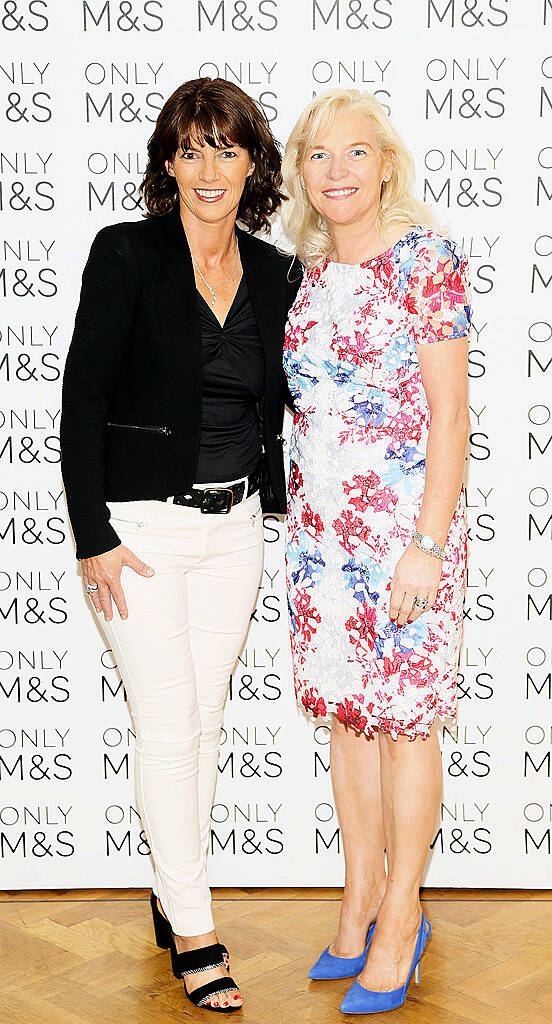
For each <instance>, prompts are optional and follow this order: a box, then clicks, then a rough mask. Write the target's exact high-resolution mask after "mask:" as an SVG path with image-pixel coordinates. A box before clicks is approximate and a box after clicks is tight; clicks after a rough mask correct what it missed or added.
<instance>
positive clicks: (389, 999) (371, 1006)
mask: <svg viewBox="0 0 552 1024" xmlns="http://www.w3.org/2000/svg"><path fill="white" fill-rule="evenodd" d="M430 934H431V925H430V923H429V921H426V917H425V914H423V913H422V920H421V923H420V928H419V931H418V937H417V939H416V946H415V949H414V956H413V958H412V963H411V965H410V970H409V972H408V977H407V979H406V981H405V983H404V985H401V986H400V988H395V989H393V990H392V991H391V992H372V991H371V989H368V988H363V986H362V985H360V984H359V982H358V981H355V982H354V983H353V984H352V985H351V987H350V989H349V991H348V992H347V995H346V996H345V999H344V1000H343V1002H342V1004H341V1006H340V1007H339V1009H340V1010H341V1012H342V1013H383V1012H384V1011H385V1010H396V1009H397V1008H398V1007H399V1006H402V1004H403V1003H404V1001H405V999H406V993H407V990H408V986H409V984H410V979H411V978H412V975H413V974H414V971H416V975H417V976H416V981H417V982H418V983H419V981H420V958H421V956H422V953H423V951H424V949H425V946H426V942H427V940H428V938H429V936H430Z"/></svg>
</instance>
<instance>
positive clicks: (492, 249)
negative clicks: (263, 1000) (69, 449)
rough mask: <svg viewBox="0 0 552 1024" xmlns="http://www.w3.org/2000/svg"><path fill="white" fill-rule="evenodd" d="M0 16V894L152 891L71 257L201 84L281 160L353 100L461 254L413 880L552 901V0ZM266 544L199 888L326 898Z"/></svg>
mask: <svg viewBox="0 0 552 1024" xmlns="http://www.w3.org/2000/svg"><path fill="white" fill-rule="evenodd" d="M1 8H2V9H1V10H0V45H1V56H0V125H1V140H2V141H1V143H0V212H1V215H2V222H1V228H0V300H1V310H0V388H1V401H0V540H1V564H0V615H1V618H0V783H1V786H0V794H1V795H0V872H1V882H0V885H1V887H2V888H18V887H27V886H32V887H43V888H47V887H61V886H64V887H65V886H104V885H105V886H131V885H132V886H134V885H148V884H149V883H150V881H151V877H152V872H151V862H150V858H149V856H148V854H149V849H148V845H147V841H146V839H145V837H144V834H143V832H142V826H141V822H140V820H139V816H138V814H137V811H136V810H135V802H134V784H133V775H132V772H133V764H132V762H133V742H134V737H133V733H132V723H131V720H130V716H129V713H128V709H127V706H126V704H125V701H124V690H123V685H122V684H121V679H120V675H119V672H118V670H117V668H116V666H115V665H114V664H113V660H112V656H111V652H110V651H109V650H106V647H105V643H104V642H103V639H102V637H101V635H100V634H99V632H98V631H97V628H96V625H95V622H94V620H93V616H92V614H91V613H90V611H89V609H88V608H87V605H86V602H85V599H84V596H83V592H82V586H81V581H80V577H79V576H78V575H77V562H76V560H75V557H74V547H73V541H72V538H71V535H70V531H69V528H68V523H67V517H66V509H65V503H64V498H63V495H62V484H61V476H60V469H59V442H58V429H59V416H60V391H61V372H62V367H63V362H64V358H65V354H66V351H67V347H68V344H69V341H70V337H71V331H72V325H73V318H74V313H75V308H76V301H77V296H78V289H79V285H80V274H81V271H82V267H83V265H84V262H85V260H86V256H87V253H88V249H89V246H90V242H91V240H92V237H93V235H94V234H95V232H96V231H97V230H98V228H99V227H101V226H102V225H104V224H107V223H111V222H115V221H118V220H125V219H135V218H137V217H139V216H140V208H139V206H138V193H137V186H138V184H139V181H140V179H141V176H142V173H143V171H144V167H145V152H146V141H147V139H148V137H149V135H150V134H151V132H152V130H153V124H154V121H155V118H156V116H157V112H158V111H159V109H160V107H161V105H162V103H163V101H164V99H166V98H167V97H168V96H169V95H170V93H171V92H172V91H173V89H174V88H175V87H176V86H177V85H178V84H179V83H180V82H182V81H184V80H185V79H187V78H195V77H197V76H198V75H212V76H214V75H216V74H220V75H221V76H223V77H226V78H228V79H229V80H231V81H234V82H238V83H239V84H241V85H242V87H243V88H244V89H246V90H247V91H248V92H250V93H251V94H252V95H253V96H255V97H256V98H257V99H258V100H259V101H260V102H261V103H262V104H263V106H264V108H265V110H266V112H267V114H268V117H269V118H270V120H271V123H272V127H273V130H274V132H275V134H276V136H277V137H278V138H279V139H280V141H282V142H285V139H286V137H287V134H288V132H289V129H290V127H291V125H292V123H293V122H294V120H295V119H296V117H297V115H298V114H299V111H300V110H301V109H302V107H303V106H304V105H305V104H306V103H307V102H308V100H309V99H310V98H311V97H312V95H313V94H314V93H315V92H317V91H322V90H324V89H326V88H330V87H335V86H338V85H342V86H346V87H350V86H353V85H355V86H358V87H360V88H365V89H368V90H369V91H371V92H374V93H375V94H376V95H377V96H378V97H379V98H380V100H381V101H382V102H383V103H384V105H386V107H387V108H388V110H389V111H390V113H391V116H392V118H393V120H394V123H395V124H396V126H397V127H398V129H399V131H400V132H401V133H402V134H403V136H404V138H405V139H406V141H407V143H408V145H409V146H410V147H411V149H412V151H413V152H414V155H415V159H416V167H417V182H418V189H419V194H420V195H421V196H424V195H425V197H426V198H427V199H428V200H429V201H430V202H433V203H434V204H435V206H436V209H437V211H438V213H439V216H440V217H441V219H442V220H443V221H444V222H445V223H448V225H449V230H450V232H451V233H452V234H453V235H454V236H455V237H456V238H457V239H459V240H461V241H462V242H463V245H464V248H465V250H466V252H467V253H468V255H469V256H470V264H471V271H472V279H473V282H474V329H473V332H472V338H471V349H470V353H471V354H470V378H471V379H470V409H471V420H472V434H471V439H470V448H469V458H468V460H467V465H466V481H467V494H468V503H469V521H470V548H469V576H468V587H467V593H466V605H465V617H466V622H465V636H464V645H463V650H462V655H461V664H460V673H459V684H460V685H459V696H460V701H459V715H458V724H457V726H455V727H454V728H452V729H450V730H446V729H445V730H444V732H443V735H442V748H443V764H444V776H445V789H444V799H443V804H442V813H441V821H440V824H439V829H438V831H436V835H435V840H434V844H433V852H432V855H431V857H430V859H429V862H428V870H427V872H426V883H427V884H430V885H443V886H478V885H481V886H531V887H533V886H541V887H542V886H545V885H546V884H551V879H550V870H549V863H550V858H549V854H550V844H551V839H550V836H551V804H550V769H551V741H552V731H551V725H550V718H549V709H550V699H551V669H552V664H551V663H552V629H551V628H550V623H551V620H552V590H551V580H552V564H551V559H550V541H551V539H552V492H551V488H552V482H551V481H552V477H551V474H550V463H551V453H552V420H551V414H550V379H551V376H552V369H551V368H552V314H551V308H550V299H549V295H548V293H549V292H552V284H551V282H552V222H551V219H550V205H551V200H552V0H539V2H538V3H536V2H535V3H527V2H526V0H462V2H460V0H410V2H407V0H299V2H297V0H186V2H181V0H139V2H136V0H126V2H125V0H123V2H115V0H88V2H82V0H78V2H77V0H7V2H5V3H3V4H2V5H1ZM265 531H266V558H265V571H264V575H263V579H262V587H261V589H260V591H259V599H258V604H257V609H256V612H255V616H254V619H253V621H252V623H251V628H250V632H249V636H248V640H247V644H246V647H245V649H244V651H243V654H242V657H241V659H240V662H239V664H238V668H237V670H236V673H235V675H234V678H233V680H232V692H231V699H230V700H229V702H228V705H227V712H226V720H225V724H226V728H225V733H224V742H223V746H222V750H221V758H220V764H219V768H220V774H219V782H218V789H217V796H216V803H215V806H214V809H213V832H212V846H213V852H212V856H211V862H210V876H211V881H212V883H213V884H219V885H245V884H247V885H265V884H269V885H335V884H339V883H340V882H341V881H342V877H343V867H342V850H341V842H340V835H339V831H338V827H337V822H336V817H335V810H334V806H333V803H332V796H331V786H330V778H329V772H328V766H329V759H328V742H329V732H328V729H327V728H326V727H325V726H324V725H322V726H319V727H318V728H313V725H312V724H311V723H309V722H307V721H306V720H304V718H303V716H302V715H301V713H300V712H299V711H298V710H297V709H296V706H295V702H294V699H293V695H292V684H291V672H290V655H289V642H288V633H287V618H286V614H287V613H286V606H285V596H284V575H283V568H282V562H283V548H282V526H281V523H280V522H279V521H278V520H277V519H275V518H274V517H268V518H267V519H266V520H265ZM359 827H365V828H370V822H362V823H359Z"/></svg>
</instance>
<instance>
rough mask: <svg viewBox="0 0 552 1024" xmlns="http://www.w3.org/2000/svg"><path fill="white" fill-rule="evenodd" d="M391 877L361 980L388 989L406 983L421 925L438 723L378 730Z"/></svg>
mask: <svg viewBox="0 0 552 1024" xmlns="http://www.w3.org/2000/svg"><path fill="white" fill-rule="evenodd" d="M378 739H379V748H380V758H381V762H380V763H381V786H382V801H383V820H384V829H385V838H386V848H387V866H388V879H387V889H386V892H385V897H384V899H383V902H382V905H381V909H380V912H379V914H378V923H377V927H376V931H375V933H374V938H373V940H372V944H371V946H370V952H369V955H368V959H367V962H366V967H365V968H364V970H363V971H362V973H361V975H360V976H359V981H360V983H361V985H363V986H364V987H365V988H368V989H373V990H374V991H376V992H386V991H389V990H391V989H395V988H398V987H399V986H400V985H403V984H404V982H405V980H406V977H407V975H408V971H409V968H410V964H411V963H412V956H413V954H414V946H415V943H416V936H417V933H418V929H419V927H420V918H421V906H420V892H419V890H420V884H421V879H422V872H423V869H424V864H425V860H426V857H427V854H428V851H429V844H430V842H431V839H432V836H433V831H434V828H435V824H436V821H437V815H438V810H439V803H440V800H441V792H442V766H441V752H440V749H439V742H438V739H437V732H436V728H435V726H434V727H433V729H432V731H431V735H430V737H429V738H428V739H427V740H422V739H416V740H413V741H410V740H408V739H407V737H406V736H399V738H398V739H397V740H393V739H391V737H390V736H389V735H388V734H386V733H383V732H381V731H380V732H379V736H378Z"/></svg>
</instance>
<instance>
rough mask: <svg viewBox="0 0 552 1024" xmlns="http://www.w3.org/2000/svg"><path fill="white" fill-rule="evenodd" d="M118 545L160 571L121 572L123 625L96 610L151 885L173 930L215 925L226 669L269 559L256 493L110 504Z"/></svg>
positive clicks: (202, 929)
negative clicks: (213, 861)
mask: <svg viewBox="0 0 552 1024" xmlns="http://www.w3.org/2000/svg"><path fill="white" fill-rule="evenodd" d="M107 504H108V507H109V509H110V511H111V513H112V515H111V522H112V523H113V525H114V527H115V529H116V530H117V533H118V534H119V536H120V537H121V542H122V543H123V544H125V545H126V547H128V548H130V549H131V551H133V552H135V554H136V555H138V557H139V558H141V559H142V560H143V561H144V562H146V563H147V564H148V565H150V566H151V567H152V568H153V569H155V575H154V576H152V577H150V578H147V577H144V576H139V575H138V574H137V573H135V572H134V570H132V569H130V568H129V567H128V566H124V567H123V571H122V575H121V583H122V586H123V590H124V592H125V595H126V599H127V604H128V618H127V619H126V620H123V619H121V618H120V616H119V613H118V611H117V608H116V607H115V606H114V609H113V618H112V620H111V622H105V619H104V616H103V612H96V616H97V619H98V621H99V624H100V626H101V629H102V630H103V632H104V634H105V636H106V638H107V640H108V641H109V644H110V646H111V649H112V651H113V654H114V656H115V659H116V661H117V665H118V668H119V671H120V673H121V676H122V678H123V682H124V684H125V687H126V691H127V695H128V701H129V704H130V710H131V713H132V718H133V723H134V731H135V734H136V754H135V762H134V768H135V787H136V802H137V807H138V810H139V812H140V815H141V818H142V824H143V826H144V830H145V833H146V835H147V838H148V842H149V845H150V849H151V852H152V857H153V862H154V868H155V883H154V886H153V889H154V892H155V893H156V895H158V896H159V899H160V901H161V904H162V906H163V910H164V911H165V913H166V915H167V917H168V919H169V921H170V923H171V925H172V929H173V931H174V932H175V934H177V935H200V934H203V933H205V932H209V931H211V930H212V928H213V917H212V913H211V894H210V891H209V886H208V883H207V874H206V860H207V852H208V845H209V836H210V816H211V808H212V805H213V800H214V794H215V786H216V779H217V764H218V754H219V743H220V731H221V726H222V720H223V711H224V703H225V700H226V695H227V692H228V684H229V679H230V674H231V672H232V670H233V668H234V665H235V663H236V660H237V657H238V654H239V653H240V650H241V648H242V645H243V641H244V638H245V634H246V631H247V627H248V625H249V620H250V615H251V612H252V610H253V607H254V605H255V600H256V596H257V590H258V586H259V581H260V576H261V572H262V563H263V525H262V513H261V505H260V500H259V494H258V493H257V494H253V495H251V496H250V497H248V498H245V499H244V500H243V501H241V502H240V503H239V504H237V505H235V506H233V508H232V509H231V510H230V512H229V513H228V514H222V515H212V514H211V515H210V514H202V512H201V511H200V509H196V508H190V507H187V506H182V505H174V504H172V503H169V502H163V501H149V500H148V501H124V502H108V503H107Z"/></svg>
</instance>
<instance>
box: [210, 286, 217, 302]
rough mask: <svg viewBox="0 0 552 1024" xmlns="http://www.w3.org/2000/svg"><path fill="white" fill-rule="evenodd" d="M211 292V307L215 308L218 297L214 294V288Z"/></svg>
mask: <svg viewBox="0 0 552 1024" xmlns="http://www.w3.org/2000/svg"><path fill="white" fill-rule="evenodd" d="M209 291H210V292H211V295H212V296H213V298H212V299H211V305H212V306H214V305H215V302H216V301H217V297H216V295H215V293H214V291H213V289H212V288H209Z"/></svg>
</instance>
